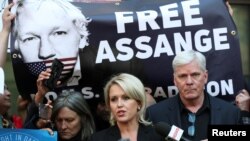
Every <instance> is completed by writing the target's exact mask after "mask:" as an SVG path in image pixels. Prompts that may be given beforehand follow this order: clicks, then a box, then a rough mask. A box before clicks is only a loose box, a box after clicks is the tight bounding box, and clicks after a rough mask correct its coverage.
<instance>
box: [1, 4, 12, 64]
mask: <svg viewBox="0 0 250 141" xmlns="http://www.w3.org/2000/svg"><path fill="white" fill-rule="evenodd" d="M13 5H14V4H13V3H11V4H9V5H7V6H6V7H5V9H4V11H3V15H2V23H3V28H2V30H1V32H0V67H3V66H4V64H5V62H6V55H7V47H8V39H9V34H10V30H11V21H12V20H13V19H14V18H15V15H14V14H12V13H11V12H10V8H11V7H12V6H13Z"/></svg>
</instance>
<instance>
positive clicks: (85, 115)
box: [24, 69, 95, 141]
mask: <svg viewBox="0 0 250 141" xmlns="http://www.w3.org/2000/svg"><path fill="white" fill-rule="evenodd" d="M50 72H51V70H50V69H48V70H46V71H42V72H41V73H40V75H39V77H38V79H37V87H38V92H37V93H36V95H35V97H34V102H33V103H32V106H31V107H30V108H29V109H30V110H29V112H30V113H28V115H29V116H28V118H27V119H26V123H25V126H24V127H25V128H29V129H44V130H48V131H49V133H50V134H53V130H56V131H58V135H59V141H88V139H89V137H90V135H91V134H93V133H94V132H95V123H94V118H93V116H92V114H91V112H90V110H89V107H88V104H87V103H86V101H85V99H84V97H83V95H82V94H81V93H79V92H76V91H73V90H63V91H62V92H61V93H60V94H58V97H57V98H56V99H54V101H50V100H47V102H46V104H45V103H44V99H45V94H46V93H47V92H48V91H49V90H48V88H47V87H46V86H45V85H44V80H46V79H49V77H50ZM44 104H45V107H41V105H44ZM53 125H54V126H53Z"/></svg>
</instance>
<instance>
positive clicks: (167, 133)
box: [154, 122, 191, 141]
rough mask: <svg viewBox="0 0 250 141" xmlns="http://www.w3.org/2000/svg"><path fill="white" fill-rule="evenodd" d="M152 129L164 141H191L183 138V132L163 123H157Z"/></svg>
mask: <svg viewBox="0 0 250 141" xmlns="http://www.w3.org/2000/svg"><path fill="white" fill-rule="evenodd" d="M154 128H155V130H156V132H157V133H158V134H160V135H161V136H163V137H165V140H166V141H180V140H183V141H191V140H189V139H187V138H185V137H183V136H182V134H183V133H184V130H183V129H181V128H179V127H177V126H175V125H173V126H170V125H168V124H167V123H165V122H158V123H157V124H155V125H154Z"/></svg>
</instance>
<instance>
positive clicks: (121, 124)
mask: <svg viewBox="0 0 250 141" xmlns="http://www.w3.org/2000/svg"><path fill="white" fill-rule="evenodd" d="M104 98H105V103H106V106H107V107H108V108H109V109H110V123H111V124H112V125H113V126H111V127H110V128H108V129H104V130H102V131H99V132H97V133H94V134H93V135H92V136H91V139H90V140H91V141H103V140H107V141H118V140H120V139H128V140H129V141H164V138H163V137H161V136H160V135H158V134H157V133H156V131H155V130H154V128H153V126H152V125H151V123H150V122H148V121H146V120H145V119H144V113H145V109H146V94H145V90H144V86H143V84H142V82H141V81H140V80H139V79H138V78H137V77H135V76H133V75H131V74H127V73H121V74H118V75H116V76H113V77H112V78H111V79H110V80H109V81H108V82H107V84H106V86H105V88H104Z"/></svg>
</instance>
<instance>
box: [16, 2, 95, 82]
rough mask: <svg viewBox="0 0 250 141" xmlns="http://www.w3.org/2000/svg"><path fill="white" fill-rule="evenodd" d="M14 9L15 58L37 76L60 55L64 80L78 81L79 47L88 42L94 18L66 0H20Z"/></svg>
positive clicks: (79, 76)
mask: <svg viewBox="0 0 250 141" xmlns="http://www.w3.org/2000/svg"><path fill="white" fill-rule="evenodd" d="M12 12H14V13H15V14H16V19H15V22H14V30H13V36H14V39H15V40H14V47H13V48H14V50H15V51H16V52H17V54H16V55H15V56H16V58H18V59H21V60H22V61H23V63H24V64H25V65H26V67H27V69H28V70H29V72H30V73H31V74H32V75H34V76H38V75H39V74H40V73H41V71H45V70H46V69H47V68H50V67H51V65H52V61H53V60H54V59H55V58H57V59H59V60H60V61H61V62H62V63H63V64H64V68H63V71H62V74H61V76H60V80H61V81H62V84H63V85H64V86H74V85H78V81H79V79H80V78H81V77H82V76H81V70H80V68H81V67H80V59H79V50H80V49H82V48H84V47H85V46H87V45H88V35H89V31H88V29H87V25H88V23H89V22H90V21H91V20H90V19H88V18H87V17H85V16H84V14H83V13H82V12H81V10H79V9H78V8H77V7H75V6H74V5H72V4H71V3H70V2H67V1H63V0H17V2H16V3H15V6H14V8H12ZM14 59H15V58H14Z"/></svg>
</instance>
